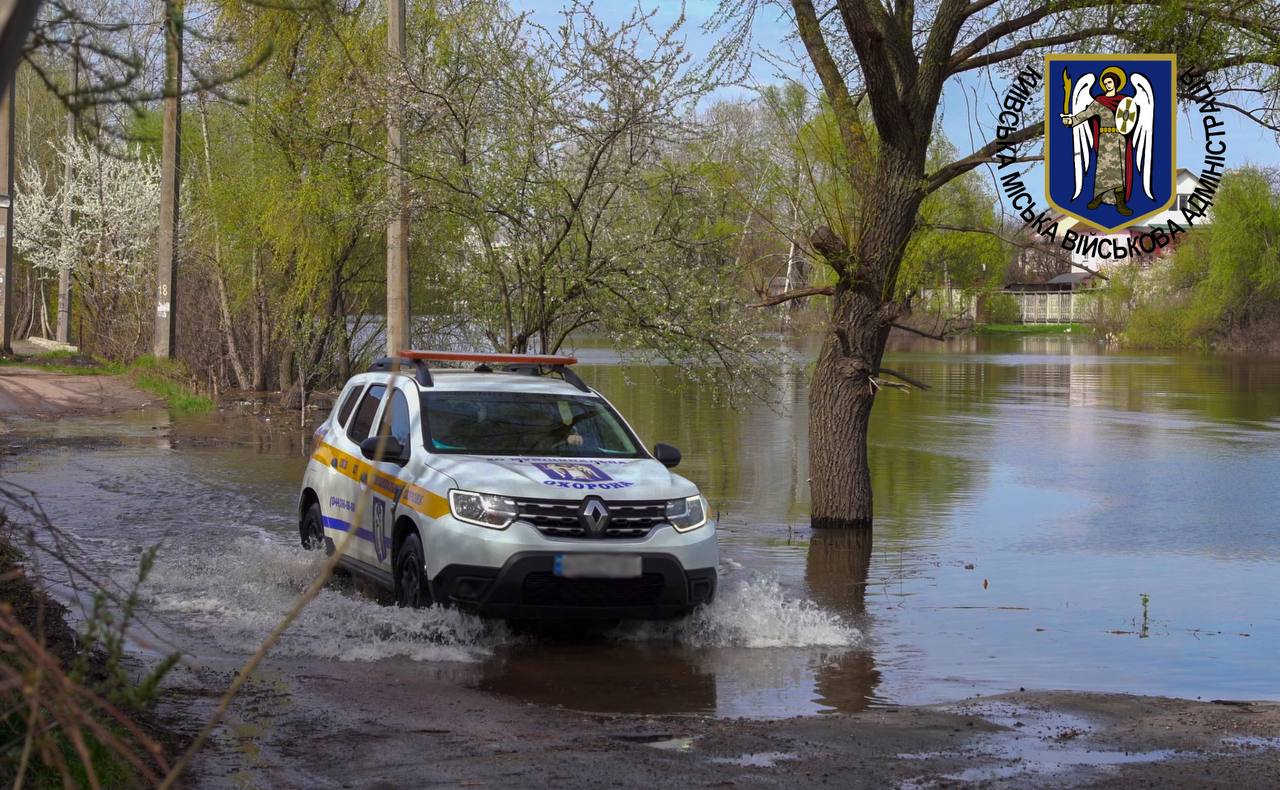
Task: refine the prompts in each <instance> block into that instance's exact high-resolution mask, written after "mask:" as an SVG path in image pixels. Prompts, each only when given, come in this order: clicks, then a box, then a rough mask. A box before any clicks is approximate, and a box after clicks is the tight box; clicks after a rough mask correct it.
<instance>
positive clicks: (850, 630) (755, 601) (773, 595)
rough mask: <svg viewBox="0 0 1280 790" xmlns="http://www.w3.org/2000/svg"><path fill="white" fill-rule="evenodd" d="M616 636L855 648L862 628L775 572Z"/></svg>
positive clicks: (735, 644)
mask: <svg viewBox="0 0 1280 790" xmlns="http://www.w3.org/2000/svg"><path fill="white" fill-rule="evenodd" d="M722 582H723V579H722ZM615 635H616V636H617V637H619V638H622V639H631V640H636V641H650V640H667V641H674V642H680V643H682V644H686V645H689V646H690V647H756V648H759V647H855V646H857V645H859V644H860V643H861V641H862V633H861V632H860V631H859V630H858V629H857V628H855V627H853V626H852V625H849V624H848V623H845V622H844V621H843V620H841V619H840V618H839V617H837V616H836V615H835V614H833V613H831V612H828V611H826V610H824V609H821V608H819V607H818V605H817V604H815V603H813V602H812V601H808V600H804V599H798V598H789V597H787V595H786V594H785V593H784V592H783V590H782V585H781V584H779V583H778V580H777V579H774V578H772V577H769V576H752V577H749V578H748V579H746V580H745V581H743V582H742V583H740V584H737V585H734V586H728V585H723V584H722V587H721V590H720V592H719V594H718V595H717V596H716V600H715V602H714V603H712V604H711V605H710V606H704V607H702V608H700V609H698V610H697V611H695V612H694V613H693V614H691V615H690V616H689V617H686V618H685V619H683V620H677V621H673V622H662V623H628V624H626V625H624V626H623V627H622V628H619V629H618V630H617V631H616V632H615Z"/></svg>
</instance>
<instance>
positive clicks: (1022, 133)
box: [924, 120, 1044, 194]
mask: <svg viewBox="0 0 1280 790" xmlns="http://www.w3.org/2000/svg"><path fill="white" fill-rule="evenodd" d="M1042 134H1044V121H1043V120H1040V121H1037V122H1035V123H1033V124H1030V125H1028V126H1024V127H1022V128H1021V129H1019V130H1018V131H1016V132H1014V133H1013V134H1010V135H1008V136H1007V137H1005V138H1003V139H997V140H992V141H991V142H989V143H987V144H986V145H984V146H982V147H981V148H979V149H978V150H976V151H974V152H973V153H971V154H969V155H968V156H966V157H964V158H962V159H957V160H956V161H954V162H952V163H950V164H948V165H944V166H942V167H940V168H938V169H937V170H935V171H934V172H933V174H932V175H929V176H926V177H925V186H924V190H925V193H926V194H929V193H932V192H936V191H937V190H939V189H940V188H942V187H943V186H944V185H945V184H946V183H947V182H948V181H950V180H951V179H953V178H956V177H958V176H962V175H964V174H965V173H967V172H969V171H970V170H972V169H974V168H975V167H977V166H979V165H983V164H986V163H988V162H990V161H991V157H992V156H993V155H995V153H996V151H999V150H1000V149H1002V148H1007V147H1009V146H1012V145H1017V144H1018V143H1025V142H1026V141H1028V140H1034V139H1035V138H1037V137H1039V136H1040V135H1042Z"/></svg>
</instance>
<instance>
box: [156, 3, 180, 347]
mask: <svg viewBox="0 0 1280 790" xmlns="http://www.w3.org/2000/svg"><path fill="white" fill-rule="evenodd" d="M182 2H183V0H166V2H165V4H164V40H165V47H164V142H163V146H164V147H163V151H162V153H161V161H160V238H159V243H158V244H157V245H156V280H157V282H156V333H155V343H154V345H153V347H152V349H153V353H154V354H155V355H156V356H157V357H161V358H165V359H173V357H174V351H175V346H176V345H177V344H176V343H175V342H174V341H175V340H176V336H177V332H176V330H177V323H176V321H175V314H176V312H177V309H176V308H177V293H176V292H175V291H176V288H177V285H178V244H177V242H178V175H179V172H178V168H179V166H180V165H181V160H180V159H179V156H178V147H179V145H181V142H182V141H181V138H180V136H179V135H180V134H181V131H180V126H181V123H182V25H183V21H182Z"/></svg>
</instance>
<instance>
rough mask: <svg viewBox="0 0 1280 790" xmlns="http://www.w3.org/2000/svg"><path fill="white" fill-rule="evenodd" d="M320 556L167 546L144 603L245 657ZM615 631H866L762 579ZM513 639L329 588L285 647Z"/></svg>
mask: <svg viewBox="0 0 1280 790" xmlns="http://www.w3.org/2000/svg"><path fill="white" fill-rule="evenodd" d="M323 563H324V558H323V556H321V555H320V554H319V553H318V552H307V551H303V550H302V549H300V548H298V547H295V546H291V545H286V544H282V543H281V542H279V541H278V540H276V539H273V538H271V537H267V536H262V537H241V538H238V539H236V540H234V541H232V542H231V543H230V544H228V545H227V546H226V548H225V549H223V550H221V551H216V552H215V551H201V550H199V549H197V550H193V551H188V552H181V553H178V554H171V555H169V556H168V557H166V556H165V553H164V552H162V554H161V557H160V560H159V561H158V562H157V563H156V567H155V570H154V571H153V572H152V575H151V577H150V579H148V582H147V587H146V589H145V590H144V594H145V595H146V599H145V603H146V604H147V605H148V606H149V607H150V608H151V609H152V610H153V611H154V612H156V613H157V614H161V615H178V616H180V619H181V621H182V623H183V624H184V626H185V627H188V628H194V629H196V630H198V631H201V632H202V633H204V634H207V635H208V637H209V638H210V639H211V641H212V642H213V644H214V645H216V646H217V647H218V648H219V649H221V650H224V651H227V652H230V653H247V652H251V651H252V650H254V649H256V647H257V645H258V643H259V642H260V641H261V640H262V638H263V637H265V636H266V634H267V633H268V632H269V631H270V630H271V628H272V627H273V626H274V625H275V624H276V623H277V622H278V621H279V619H280V618H281V617H282V616H283V614H284V612H286V611H287V610H288V609H289V607H290V606H291V605H292V604H293V602H294V600H295V599H296V598H297V596H298V594H299V593H301V592H302V591H303V590H304V589H306V587H307V585H308V584H310V583H311V580H312V579H313V578H315V576H316V574H317V573H319V572H320V568H321V566H322V565H323ZM735 575H736V574H733V573H730V576H731V577H732V576H735ZM168 619H173V618H172V617H170V618H168ZM609 638H611V639H616V640H619V641H623V642H649V641H657V642H675V643H678V644H683V645H686V646H688V647H739V648H773V647H853V646H856V645H858V644H859V643H860V642H861V639H862V635H861V633H860V632H859V631H858V629H857V628H855V627H853V626H851V625H849V624H847V623H845V622H844V621H843V620H841V619H840V618H839V617H837V616H836V615H834V614H832V613H830V612H827V611H825V610H823V609H821V608H819V607H818V606H817V605H815V604H814V603H813V602H811V601H808V600H803V599H797V598H791V597H788V596H787V595H786V594H785V593H784V591H783V589H782V587H781V585H780V584H779V583H778V581H777V580H776V579H773V578H771V577H766V576H754V575H753V576H750V577H748V578H747V579H746V580H744V581H742V582H740V583H737V584H722V589H721V593H720V595H719V596H718V597H717V599H716V601H715V603H714V604H712V605H711V606H707V607H702V608H701V609H699V610H697V611H696V612H694V613H693V614H692V615H690V616H689V617H687V618H684V619H682V620H676V621H663V622H653V623H646V622H635V623H625V624H623V625H622V626H620V627H618V628H616V629H614V630H613V631H612V632H610V634H609ZM516 641H518V638H517V637H516V636H515V635H513V634H512V633H511V632H510V630H509V629H507V627H506V626H505V625H503V624H502V623H500V622H497V621H490V620H482V619H481V618H479V617H476V616H474V615H470V614H466V613H464V612H460V611H458V610H456V609H449V608H444V607H440V606H435V607H431V608H429V609H416V610H415V609H401V608H397V607H394V606H388V605H384V604H382V603H379V602H377V601H374V600H371V599H369V598H366V597H364V596H361V595H358V594H353V593H352V592H350V591H348V590H346V589H343V588H342V586H341V585H333V584H330V585H328V586H326V587H325V588H324V589H322V590H321V591H320V593H319V595H317V596H316V598H315V600H313V601H312V602H311V603H310V604H309V605H308V606H307V607H306V608H305V609H304V610H303V611H302V613H301V614H300V615H299V616H298V619H297V620H296V621H295V622H294V624H293V625H292V626H291V627H290V628H289V630H288V631H286V632H285V634H284V636H283V637H282V638H281V640H280V642H279V644H278V645H277V647H276V652H278V653H280V654H284V655H293V656H311V657H317V658H331V659H336V660H339V661H370V660H376V659H382V658H391V657H395V656H403V657H406V658H409V659H411V660H415V661H461V662H476V661H483V660H484V659H486V658H488V657H490V656H492V655H493V654H494V651H495V650H496V649H497V648H499V647H501V646H503V645H510V644H513V643H515V642H516Z"/></svg>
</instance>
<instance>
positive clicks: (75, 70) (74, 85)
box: [54, 43, 80, 343]
mask: <svg viewBox="0 0 1280 790" xmlns="http://www.w3.org/2000/svg"><path fill="white" fill-rule="evenodd" d="M71 53H72V54H71V100H72V101H75V99H76V96H78V95H79V93H80V68H79V65H80V64H79V60H80V44H79V43H76V44H74V45H73V46H72V49H71ZM75 142H76V114H75V113H73V112H69V113H67V161H66V164H65V166H64V168H63V172H62V183H63V184H65V185H66V186H65V187H63V188H64V189H65V190H66V193H65V194H66V196H67V197H66V202H65V205H63V207H62V224H63V226H64V227H65V228H66V229H67V230H68V231H70V230H71V223H73V222H75V217H74V216H73V212H72V210H71V189H70V185H71V179H72V178H75V170H74V168H73V167H72V166H71V146H73V145H75ZM54 337H55V338H56V339H57V341H58V342H59V343H70V342H71V268H70V267H67V268H65V269H61V270H60V271H59V272H58V329H57V332H56V334H55V335H54Z"/></svg>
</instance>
